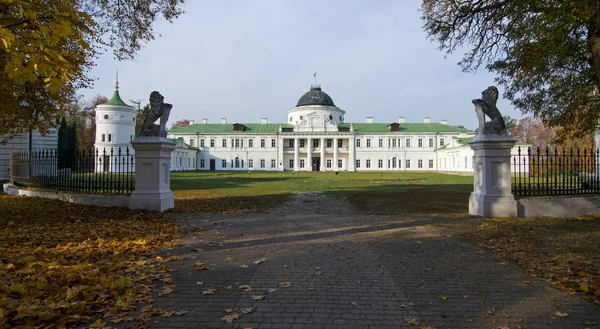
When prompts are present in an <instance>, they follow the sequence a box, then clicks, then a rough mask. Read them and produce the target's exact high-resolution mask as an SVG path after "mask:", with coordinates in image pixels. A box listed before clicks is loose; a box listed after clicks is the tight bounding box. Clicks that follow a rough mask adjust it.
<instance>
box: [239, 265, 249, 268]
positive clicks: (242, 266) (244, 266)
mask: <svg viewBox="0 0 600 329" xmlns="http://www.w3.org/2000/svg"><path fill="white" fill-rule="evenodd" d="M240 267H241V268H248V265H240Z"/></svg>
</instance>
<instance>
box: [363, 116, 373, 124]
mask: <svg viewBox="0 0 600 329" xmlns="http://www.w3.org/2000/svg"><path fill="white" fill-rule="evenodd" d="M365 123H373V117H367V120H366V121H365Z"/></svg>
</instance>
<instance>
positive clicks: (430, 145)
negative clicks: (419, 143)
mask: <svg viewBox="0 0 600 329" xmlns="http://www.w3.org/2000/svg"><path fill="white" fill-rule="evenodd" d="M429 147H433V138H430V139H429Z"/></svg>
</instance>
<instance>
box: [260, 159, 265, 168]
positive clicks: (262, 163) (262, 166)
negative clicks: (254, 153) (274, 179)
mask: <svg viewBox="0 0 600 329" xmlns="http://www.w3.org/2000/svg"><path fill="white" fill-rule="evenodd" d="M265 166H266V162H265V159H260V167H261V168H264V167H265Z"/></svg>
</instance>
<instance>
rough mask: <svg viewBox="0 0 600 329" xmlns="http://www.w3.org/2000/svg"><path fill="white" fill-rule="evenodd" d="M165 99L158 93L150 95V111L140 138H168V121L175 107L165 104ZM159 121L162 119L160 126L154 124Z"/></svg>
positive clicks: (140, 132) (142, 127)
mask: <svg viewBox="0 0 600 329" xmlns="http://www.w3.org/2000/svg"><path fill="white" fill-rule="evenodd" d="M164 99H165V98H164V97H163V96H162V95H161V94H160V93H159V92H158V91H153V92H152V93H151V94H150V109H149V111H148V113H147V115H146V117H145V118H144V120H143V121H142V124H141V127H140V131H139V134H140V136H158V137H167V128H166V127H167V120H169V114H170V113H171V109H172V108H173V105H171V104H167V103H165V102H164ZM158 119H160V124H159V125H156V124H154V122H156V120H158Z"/></svg>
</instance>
